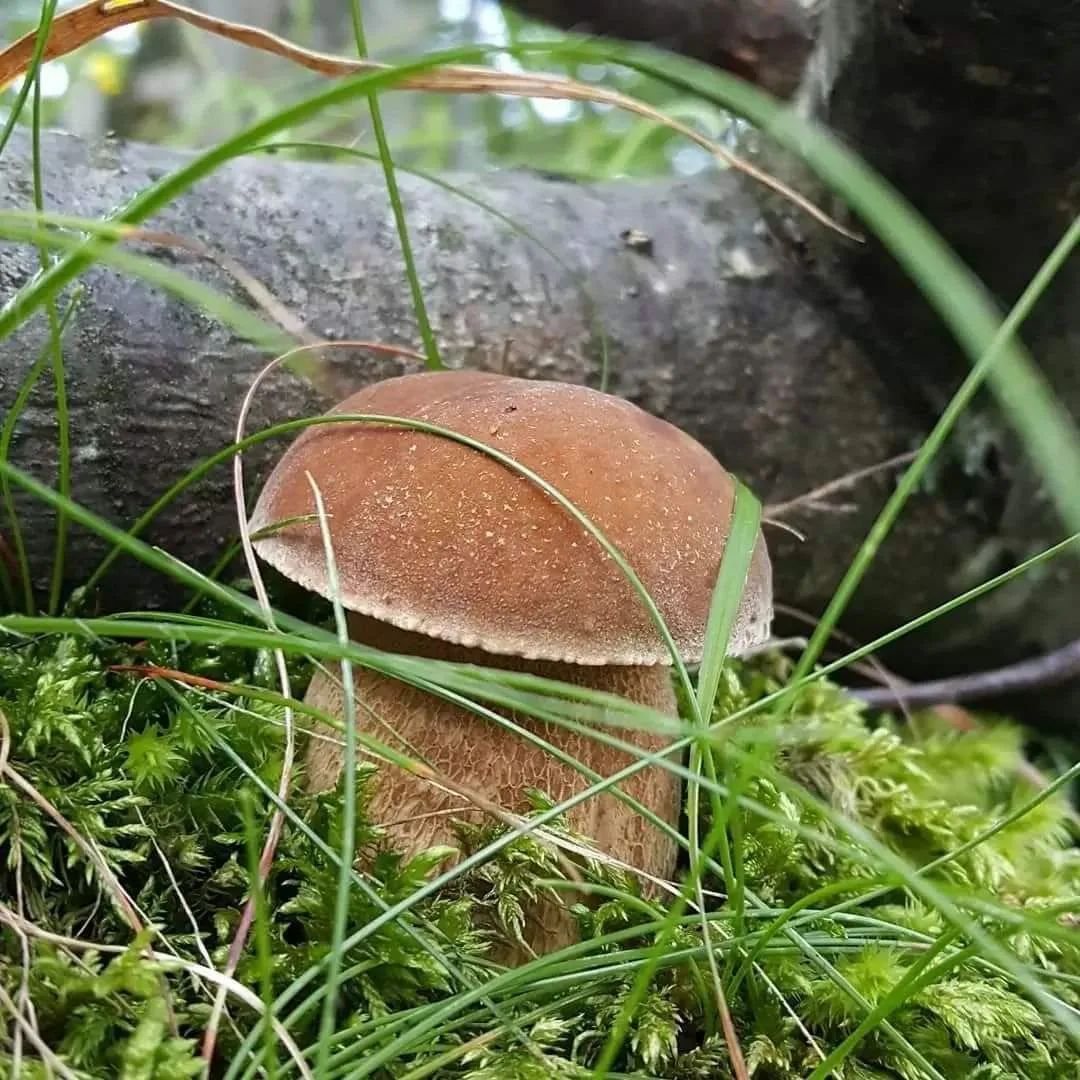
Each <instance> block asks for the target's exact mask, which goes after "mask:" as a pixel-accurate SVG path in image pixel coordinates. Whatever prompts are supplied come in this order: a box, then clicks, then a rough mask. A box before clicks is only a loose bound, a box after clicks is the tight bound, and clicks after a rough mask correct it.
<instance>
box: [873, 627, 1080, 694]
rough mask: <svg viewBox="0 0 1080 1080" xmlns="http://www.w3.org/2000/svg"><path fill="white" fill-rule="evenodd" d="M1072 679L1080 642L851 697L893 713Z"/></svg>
mask: <svg viewBox="0 0 1080 1080" xmlns="http://www.w3.org/2000/svg"><path fill="white" fill-rule="evenodd" d="M1071 679H1080V638H1078V639H1077V640H1075V641H1070V642H1069V644H1067V645H1063V646H1062V647H1061V648H1060V649H1055V650H1053V652H1048V653H1046V654H1044V655H1043V656H1036V657H1034V658H1032V659H1031V660H1022V661H1020V662H1019V663H1017V664H1009V665H1008V666H1007V667H1002V668H996V669H995V670H993V671H979V672H974V673H973V674H970V675H957V676H954V677H952V678H948V679H937V680H935V681H933V682H925V683H905V684H902V685H898V686H889V687H874V688H869V689H858V690H852V693H853V694H854V695H855V696H856V697H857V698H859V699H860V700H861V701H863V702H865V704H867V705H869V706H870V707H871V708H875V709H891V708H896V707H898V706H901V705H906V706H908V707H909V708H916V709H917V708H923V707H925V706H928V705H952V704H957V703H959V702H962V701H979V700H982V699H985V698H989V697H998V696H999V695H1004V694H1016V693H1021V692H1026V691H1031V690H1040V689H1045V688H1046V687H1050V686H1060V685H1061V684H1062V683H1065V682H1069V681H1070V680H1071Z"/></svg>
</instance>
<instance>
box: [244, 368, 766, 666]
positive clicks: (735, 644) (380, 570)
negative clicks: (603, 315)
mask: <svg viewBox="0 0 1080 1080" xmlns="http://www.w3.org/2000/svg"><path fill="white" fill-rule="evenodd" d="M331 412H332V413H374V414H379V415H383V416H397V417H406V418H411V419H418V420H423V421H426V422H428V423H431V424H435V425H438V426H440V427H443V428H448V429H450V430H452V431H455V432H458V433H460V434H462V435H468V436H471V437H472V438H474V439H476V440H477V441H479V442H481V443H484V444H485V445H488V446H491V447H494V448H497V449H499V450H501V451H503V452H504V453H506V454H507V455H509V456H510V457H512V458H513V459H514V460H516V461H518V462H520V463H521V464H522V465H525V466H527V467H528V468H530V469H532V470H533V471H534V472H535V473H537V474H538V475H539V476H540V477H542V478H543V479H544V480H546V481H547V482H548V483H549V484H551V485H552V486H553V487H554V488H555V489H557V490H558V491H559V492H561V493H562V494H563V495H564V496H565V497H566V498H567V499H569V500H570V502H571V503H573V504H574V505H575V506H576V507H578V508H579V509H580V510H581V511H583V512H584V513H585V514H586V515H587V516H588V517H589V518H590V519H591V520H592V521H593V523H594V524H595V525H596V526H597V527H598V528H599V529H600V530H601V531H602V532H603V533H604V535H605V536H607V538H608V539H609V540H610V541H611V542H612V543H613V544H614V545H615V546H616V548H618V549H619V551H621V552H622V554H623V556H624V557H625V558H626V559H627V561H628V562H629V564H630V565H631V566H632V567H633V569H634V571H635V572H636V573H637V575H638V576H639V577H640V578H641V580H642V582H643V583H644V585H645V586H646V588H647V589H648V590H649V592H650V594H651V595H652V597H653V599H654V600H655V602H656V604H657V606H658V607H659V609H660V611H661V613H662V614H663V616H664V620H665V621H666V622H667V625H668V627H669V629H670V630H671V633H672V636H673V637H674V639H675V642H676V644H677V645H678V647H679V649H680V651H681V652H682V654H683V656H684V658H685V659H686V660H688V661H690V662H694V661H697V660H699V659H700V658H701V653H702V647H703V643H704V636H705V623H706V619H707V617H708V612H709V605H710V600H711V596H712V590H713V586H714V583H715V581H716V576H717V573H718V571H719V567H720V557H721V555H722V554H723V550H724V543H725V540H726V538H727V534H728V527H729V523H730V520H731V514H732V507H733V502H734V492H735V485H734V481H733V479H732V478H731V476H730V475H729V474H728V473H727V472H725V470H724V469H723V468H722V467H721V466H720V465H719V463H718V462H717V461H716V460H715V459H714V458H713V457H712V455H711V454H709V452H708V451H707V450H706V449H705V448H704V447H703V446H701V444H700V443H698V442H696V441H695V440H694V439H692V438H690V436H689V435H686V434H684V433H683V432H681V431H679V430H678V429H677V428H675V427H673V426H672V425H671V424H668V423H666V422H665V421H663V420H658V419H657V418H656V417H653V416H651V415H649V414H648V413H646V412H644V411H643V410H641V409H639V408H638V407H637V406H635V405H632V404H630V403H629V402H627V401H624V400H623V399H621V398H617V397H613V396H611V395H609V394H603V393H600V392H598V391H596V390H590V389H588V388H587V387H583V386H574V385H569V384H566V383H556V382H543V381H534V380H529V379H517V378H511V377H508V376H503V375H494V374H489V373H485V372H476V371H442V372H430V373H424V374H419V375H405V376H401V377H399V378H394V379H388V380H386V381H384V382H380V383H376V384H374V385H372V386H369V387H366V388H365V389H363V390H361V391H359V392H358V393H356V394H353V395H352V396H351V397H349V398H347V399H346V400H345V401H343V402H341V404H340V405H338V406H337V407H336V408H335V409H333V410H331ZM308 474H310V475H311V477H312V479H314V481H315V483H316V484H317V485H318V487H319V490H320V492H321V493H322V496H323V499H324V501H325V504H326V511H327V516H328V521H327V527H328V529H329V532H330V537H331V541H332V543H333V548H334V554H335V558H336V561H337V564H338V573H339V576H340V580H341V600H342V603H343V604H344V605H345V606H346V607H347V608H350V609H351V610H354V611H358V612H360V613H362V614H364V615H369V616H371V617H373V618H376V619H379V620H381V621H384V622H388V623H391V624H392V625H394V626H397V627H400V628H402V629H404V630H411V631H415V632H418V633H422V634H426V635H427V636H429V637H433V638H440V639H442V640H445V641H450V642H454V643H456V644H459V645H465V646H468V647H473V648H480V649H483V650H485V651H486V652H490V653H496V654H503V655H512V656H522V657H527V658H530V659H541V660H553V661H563V662H568V663H574V664H664V663H670V662H671V658H670V656H669V654H668V652H667V650H666V648H665V647H664V644H663V641H662V640H661V639H660V636H659V634H658V633H657V631H656V629H655V627H654V626H653V624H652V622H651V620H650V618H649V616H648V613H647V612H646V611H645V609H644V608H643V606H642V604H641V602H640V600H639V599H638V597H637V595H636V593H635V592H634V590H633V588H632V586H631V585H630V583H629V582H628V581H627V580H626V578H625V577H624V576H623V575H622V573H621V572H620V571H619V568H618V567H617V566H616V564H615V563H614V561H613V560H612V559H611V558H610V557H609V556H608V555H607V554H606V553H605V552H604V551H603V549H602V548H601V547H600V546H599V544H598V543H597V542H596V540H595V539H594V538H593V537H591V536H589V535H588V533H587V532H585V530H584V529H583V528H582V527H581V525H580V524H579V523H578V522H577V521H575V520H574V518H573V517H572V516H571V515H570V514H569V513H568V512H567V511H566V510H565V508H563V507H562V506H560V505H559V504H558V503H556V502H555V501H554V500H552V499H551V498H550V497H549V496H548V495H546V494H545V493H544V492H542V491H541V490H540V489H539V488H538V487H537V486H536V485H535V484H533V483H532V482H531V481H529V480H528V479H526V478H525V477H523V476H521V475H520V474H518V473H516V472H514V471H513V470H511V469H510V468H508V467H507V466H505V465H503V464H500V463H499V462H497V461H495V460H493V459H492V458H491V457H489V456H488V455H486V454H484V453H482V452H480V451H477V450H474V449H471V448H469V447H466V446H463V445H461V444H460V443H456V442H454V441H452V440H450V439H447V438H444V437H442V436H439V435H433V434H427V433H422V432H418V431H412V430H408V429H405V428H401V427H392V426H389V425H385V424H374V423H359V422H358V423H345V422H343V423H341V424H326V425H315V426H313V427H310V428H307V429H305V431H304V432H303V433H302V434H301V436H300V437H299V438H298V439H297V440H296V442H295V443H293V445H292V446H291V447H290V448H289V449H288V451H287V452H286V453H285V455H284V456H283V457H282V459H281V461H280V462H279V463H278V465H277V467H276V468H275V469H274V471H273V473H272V474H271V476H270V478H269V480H268V481H267V483H266V486H265V488H264V489H263V492H262V494H261V496H260V498H259V500H258V503H257V504H256V507H255V511H254V514H253V515H252V519H251V529H252V531H256V530H262V529H266V528H267V527H269V526H271V525H273V524H274V523H276V522H281V521H283V520H285V519H288V518H294V517H299V516H303V515H312V514H314V513H315V500H314V496H313V494H312V490H311V485H310V483H309V480H308ZM255 546H256V548H257V550H258V552H259V554H260V555H261V556H262V558H264V559H265V560H266V561H267V562H268V563H270V564H271V565H272V566H274V567H275V568H276V569H278V570H279V571H281V573H283V574H284V575H285V576H286V577H289V578H291V579H293V580H294V581H296V582H298V583H299V584H301V585H303V586H304V587H306V588H307V589H310V590H312V591H314V592H317V593H320V594H322V595H323V596H329V595H330V590H329V582H328V579H327V574H326V565H325V559H324V550H323V540H322V534H321V530H320V525H319V523H318V522H317V521H307V522H299V523H293V524H290V525H287V526H285V527H284V528H282V529H280V530H279V531H278V532H276V533H274V534H272V535H270V536H268V537H266V538H264V539H261V540H258V541H257V542H256V545H255ZM771 617H772V575H771V568H770V564H769V557H768V554H767V552H766V549H765V544H764V541H763V539H762V538H761V537H760V535H759V538H758V543H757V547H756V549H755V552H754V557H753V560H752V563H751V569H750V575H749V579H748V581H747V585H746V589H745V592H744V595H743V601H742V605H741V608H740V611H739V616H738V619H737V620H736V624H735V627H734V629H733V632H732V639H731V651H732V652H735V653H738V652H740V651H743V650H745V649H746V648H748V647H750V646H751V645H754V644H757V643H758V642H760V641H762V640H763V639H764V638H765V637H766V636H767V634H768V631H769V625H770V620H771Z"/></svg>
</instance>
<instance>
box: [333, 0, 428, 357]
mask: <svg viewBox="0 0 1080 1080" xmlns="http://www.w3.org/2000/svg"><path fill="white" fill-rule="evenodd" d="M351 7H352V23H353V35H354V37H355V38H356V51H357V53H358V54H359V56H360V58H361V59H364V58H366V57H367V54H368V49H367V39H366V37H365V34H364V17H363V14H362V12H361V10H360V0H352V3H351ZM368 107H369V108H370V110H371V129H372V131H373V132H374V134H375V145H376V146H377V147H378V149H379V160H380V161H381V162H382V167H383V177H384V178H385V181H386V193H387V195H388V196H389V198H390V206H391V208H392V209H393V212H394V225H395V226H396V227H397V233H398V242H399V243H400V244H401V255H402V258H403V259H404V260H405V278H406V280H407V281H408V283H409V292H410V294H411V295H412V302H413V311H414V312H415V314H416V321H417V323H418V324H419V327H420V339H421V340H422V341H423V343H424V355H425V356H426V357H427V366H428V369H429V370H431V371H439V370H441V369H442V368H444V367H445V366H446V365H445V364H443V362H442V358H441V357H440V356H439V346H438V343H437V342H436V340H435V332H434V331H433V330H432V328H431V320H430V318H429V317H428V311H427V303H426V302H425V300H424V290H423V288H422V287H421V285H420V275H419V273H417V270H416V259H415V257H414V256H413V247H412V241H411V240H410V239H409V223H408V221H406V219H405V207H404V205H403V203H402V201H401V189H400V188H399V187H398V182H397V173H396V171H395V166H394V159H393V156H392V155H391V153H390V140H389V139H388V138H387V136H386V125H385V124H384V123H383V115H382V108H381V107H380V105H379V94H378V91H377V90H372V91H371V93H370V94H368Z"/></svg>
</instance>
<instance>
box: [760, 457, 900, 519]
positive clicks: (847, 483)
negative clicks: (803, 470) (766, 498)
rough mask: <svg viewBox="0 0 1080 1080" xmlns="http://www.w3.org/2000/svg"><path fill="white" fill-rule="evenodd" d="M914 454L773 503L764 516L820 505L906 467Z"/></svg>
mask: <svg viewBox="0 0 1080 1080" xmlns="http://www.w3.org/2000/svg"><path fill="white" fill-rule="evenodd" d="M916 453H917V451H914V450H911V451H909V452H908V453H906V454H897V455H896V456H895V457H891V458H889V459H888V460H887V461H879V462H878V463H877V464H876V465H868V466H867V467H866V468H865V469H856V470H855V471H854V472H849V473H846V474H845V475H843V476H838V477H837V478H836V479H835V480H830V481H829V482H828V483H827V484H822V485H821V487H817V488H814V490H813V491H808V492H806V493H805V494H803V495H797V496H795V498H794V499H788V500H787V501H786V502H782V503H774V504H773V505H772V506H766V507H765V510H764V514H765V515H766V516H767V517H771V518H776V517H779V516H780V515H781V514H786V513H787V512H788V511H790V510H795V509H797V508H798V507H800V506H803V505H805V504H807V503H811V504H820V503H821V500H822V499H825V498H827V497H828V496H829V495H835V494H836V492H838V491H846V490H847V489H848V488H850V487H854V486H855V485H856V484H857V483H858V482H859V481H860V480H865V479H866V478H867V477H870V476H876V475H877V474H878V473H880V472H886V471H887V470H889V469H895V468H897V467H898V466H900V465H907V464H908V463H909V462H912V461H914V460H915V454H916ZM817 508H818V509H837V508H836V507H828V506H822V505H818V506H817Z"/></svg>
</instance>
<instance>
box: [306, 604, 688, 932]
mask: <svg viewBox="0 0 1080 1080" xmlns="http://www.w3.org/2000/svg"><path fill="white" fill-rule="evenodd" d="M349 626H350V633H351V635H352V637H353V638H354V639H355V640H357V641H361V642H364V643H365V644H370V645H374V646H376V647H378V648H381V649H385V650H387V651H391V652H397V653H405V654H408V655H412V656H423V657H431V658H435V659H445V660H455V661H459V662H463V663H470V664H481V665H484V666H493V662H494V666H497V667H501V668H504V669H508V670H512V671H523V672H531V673H533V674H536V675H542V676H544V677H546V678H550V679H558V680H560V681H562V682H567V683H572V684H574V685H577V686H586V687H590V688H592V689H596V690H605V691H608V692H610V693H614V694H618V695H620V696H622V697H625V698H628V699H630V700H631V701H635V702H638V703H640V704H642V705H646V706H649V707H651V708H653V709H656V710H657V711H658V712H662V713H665V714H667V715H672V716H673V715H676V704H675V696H674V692H673V690H672V686H671V678H670V670H669V669H668V668H666V667H664V666H662V665H654V666H650V667H630V666H615V665H613V666H585V665H578V664H565V663H554V662H551V661H540V660H525V659H522V658H520V657H510V656H492V655H491V654H490V653H486V652H482V651H480V650H478V649H468V648H464V647H462V646H458V645H452V644H449V643H447V642H443V641H438V640H435V639H433V638H428V637H424V636H422V635H419V634H412V633H409V632H407V631H403V630H398V629H396V628H394V627H392V626H389V625H388V624H386V623H381V622H377V621H376V620H374V619H369V618H366V617H364V616H359V615H354V614H350V617H349ZM354 683H355V686H356V690H357V702H358V704H359V705H360V708H359V710H358V716H357V718H356V719H357V725H358V727H359V728H360V730H362V731H365V732H367V733H369V734H370V735H372V736H373V737H374V738H377V739H379V740H380V741H382V742H384V743H386V744H387V745H389V746H392V747H394V748H395V749H398V750H400V751H402V752H403V753H407V754H409V755H410V756H412V757H419V758H420V759H422V760H424V761H426V762H427V763H428V764H429V765H430V766H431V767H432V768H433V769H435V770H436V771H437V772H439V773H441V774H443V775H444V776H446V777H447V778H448V779H450V780H453V781H454V782H455V783H457V784H459V785H461V786H462V787H464V788H466V789H468V790H471V791H474V792H477V793H478V794H479V795H481V796H483V797H484V798H486V799H488V800H490V801H491V802H493V803H495V804H496V805H498V806H500V807H502V808H503V809H505V810H508V811H511V812H524V811H527V810H528V809H529V807H528V804H527V803H526V802H525V799H524V791H525V789H526V788H530V787H532V788H539V789H541V790H542V791H545V792H546V793H547V794H548V795H549V796H551V798H553V799H555V800H556V801H562V800H563V799H566V798H567V797H569V796H570V795H573V794H574V793H576V792H578V791H581V790H583V789H584V788H585V787H587V786H588V785H589V781H588V780H587V779H586V778H585V777H584V776H582V775H581V773H579V772H578V771H577V770H576V769H573V768H572V767H570V766H569V765H565V764H563V763H562V762H561V761H559V760H558V759H557V758H555V757H553V756H552V755H550V754H548V753H546V752H545V751H543V750H542V749H540V748H538V747H536V746H533V745H532V744H530V743H528V742H526V741H525V740H523V739H521V738H520V737H519V736H517V735H516V734H514V733H513V732H510V731H507V730H506V729H505V728H501V727H499V726H498V725H497V724H495V723H493V722H492V721H490V720H487V719H485V718H483V717H479V716H476V715H475V714H473V713H471V712H468V711H467V710H465V709H462V708H460V707H458V706H456V705H453V704H451V703H450V702H447V701H444V700H442V699H441V698H437V697H435V696H433V695H431V694H428V693H425V692H424V691H422V690H418V689H416V688H415V687H412V686H408V685H406V684H405V683H401V682H398V681H397V680H395V679H391V678H387V677H385V676H383V675H379V674H378V673H376V672H372V671H368V670H365V669H359V668H358V669H356V671H355V674H354ZM306 701H307V703H308V704H310V705H313V706H315V707H316V708H318V709H319V710H321V711H322V712H324V713H326V714H327V715H330V716H335V717H339V718H341V717H343V715H344V708H343V701H342V693H341V687H340V682H339V681H336V680H335V679H333V678H331V677H329V676H328V675H326V674H324V673H323V672H321V671H320V672H317V673H316V675H315V677H314V679H313V680H312V682H311V685H310V687H309V688H308V692H307V697H306ZM512 719H513V720H514V722H515V723H517V724H520V725H521V726H523V727H527V728H529V730H531V731H534V732H535V733H536V734H537V735H539V736H540V737H542V738H543V739H545V740H547V741H548V742H550V743H551V744H553V745H554V746H556V747H558V748H559V749H560V750H562V751H563V752H565V753H566V754H570V755H573V757H574V758H576V759H577V760H578V761H580V762H581V763H582V764H584V765H585V766H587V767H588V768H589V769H592V770H593V771H595V772H596V773H599V774H600V775H601V776H610V775H611V774H612V773H614V772H617V771H618V770H619V769H622V768H624V767H625V766H626V765H628V764H631V763H632V761H633V760H635V759H634V757H633V756H632V755H630V754H628V753H624V752H622V751H618V750H615V749H613V748H611V747H608V746H605V745H604V744H602V743H600V742H598V741H596V740H595V739H592V738H589V737H588V736H587V735H584V734H578V733H576V732H572V731H568V730H567V729H565V728H563V727H560V726H558V725H556V724H552V723H549V722H546V721H536V720H534V719H532V718H530V717H526V716H521V715H520V714H512ZM317 729H318V730H320V731H321V732H322V733H331V732H329V729H327V728H326V727H325V726H319V725H317ZM619 734H620V737H621V738H623V739H624V740H626V741H629V742H633V743H634V744H635V745H637V746H639V747H642V748H643V749H645V750H648V751H650V752H656V751H658V750H660V749H662V748H663V747H664V746H665V745H667V743H668V741H669V740H668V739H667V738H666V737H665V736H664V735H662V734H649V733H647V732H636V731H635V732H620V733H619ZM342 758H343V754H342V750H341V747H340V745H339V743H338V742H336V741H326V740H323V739H313V740H312V742H311V744H310V747H309V750H308V755H307V775H308V784H309V787H310V788H311V789H312V790H315V791H322V790H326V789H327V788H330V787H332V786H334V784H336V783H337V780H338V778H339V776H340V774H341V768H342V763H343V762H342ZM621 788H622V790H623V791H624V792H625V793H626V794H627V795H630V796H632V797H633V798H634V799H636V800H637V801H638V802H640V803H641V804H643V805H644V806H645V807H647V808H648V809H649V810H651V811H652V812H653V813H655V814H657V815H658V816H659V817H660V818H661V819H662V820H664V821H667V822H669V823H671V824H673V825H674V824H676V823H677V821H678V816H679V809H680V784H679V779H678V777H677V776H675V775H674V774H672V773H671V772H669V771H667V770H665V769H661V768H658V767H649V768H647V769H643V770H641V771H640V772H638V773H636V774H635V775H634V776H633V777H631V778H629V779H627V780H626V781H624V782H623V784H622V785H621ZM368 814H369V816H370V818H371V820H372V821H375V822H378V823H380V824H382V825H384V826H385V828H386V830H387V833H388V835H389V838H390V841H391V843H392V844H393V845H394V847H395V848H397V849H399V850H401V851H402V852H404V853H405V854H406V855H412V854H415V853H417V852H418V851H422V850H423V849H425V848H428V847H431V846H433V845H436V844H454V843H455V842H456V841H455V837H454V834H453V830H452V828H451V822H452V821H453V819H455V818H457V819H460V820H467V821H474V822H477V821H482V820H483V819H484V817H485V813H484V811H482V810H479V809H477V808H475V807H473V806H471V805H469V804H467V803H466V802H465V801H464V800H463V799H462V797H461V796H459V795H457V794H455V793H453V792H449V791H446V790H444V789H442V788H439V787H436V786H434V785H433V784H431V783H430V782H428V781H426V780H424V779H422V778H420V777H417V776H414V775H412V774H409V773H406V772H403V771H402V770H399V769H397V768H395V767H394V766H392V765H389V764H386V765H384V766H383V767H382V768H381V769H380V772H379V775H378V776H377V778H376V780H375V782H374V789H373V792H372V796H371V799H370V801H369V803H368ZM566 821H567V824H568V825H569V826H570V828H572V829H573V830H574V831H576V832H579V833H582V834H583V835H585V836H587V837H589V838H590V839H591V840H592V841H593V842H594V843H595V844H596V846H597V847H598V848H599V849H600V850H602V851H604V852H606V853H607V854H609V855H611V856H613V857H615V858H617V859H619V860H621V861H623V862H625V863H628V864H629V865H630V866H632V867H634V868H635V869H638V870H641V871H643V872H644V873H645V874H648V875H652V876H655V877H661V878H664V879H670V878H671V876H672V874H673V873H674V870H675V859H676V854H677V849H676V845H675V843H674V841H673V840H671V839H670V838H669V837H667V836H665V835H664V834H663V833H661V831H660V830H659V829H658V828H657V827H656V826H655V825H654V824H652V823H651V822H649V821H648V820H646V819H645V818H644V817H642V816H641V815H640V814H638V813H637V812H636V811H634V810H633V809H631V808H630V807H628V806H627V805H626V804H625V803H623V802H621V801H619V800H618V799H617V798H616V797H615V796H613V795H611V794H608V793H604V794H601V795H597V796H593V797H592V798H590V799H588V800H586V801H585V802H583V803H581V804H579V805H578V806H576V807H575V808H574V809H573V810H571V811H570V812H569V813H568V814H567V818H566ZM647 891H648V890H647ZM542 907H544V908H545V910H541V909H539V908H538V909H537V910H536V911H534V912H530V913H529V918H528V925H527V928H526V933H525V937H526V941H527V943H528V944H529V946H530V947H531V948H532V949H534V950H535V951H536V952H538V953H539V952H549V951H551V950H552V949H553V948H557V947H560V946H562V945H565V944H568V943H569V942H571V941H573V940H574V939H575V936H576V934H575V931H574V925H573V920H572V918H571V917H570V915H569V913H568V912H567V911H566V910H565V909H563V908H559V909H558V910H557V911H555V910H551V909H552V908H554V905H546V904H545V905H542Z"/></svg>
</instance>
